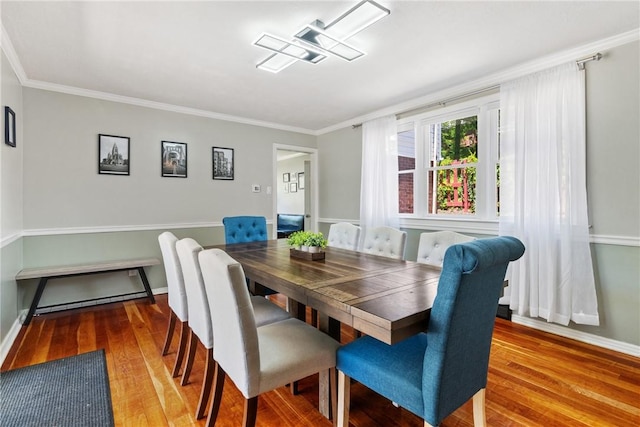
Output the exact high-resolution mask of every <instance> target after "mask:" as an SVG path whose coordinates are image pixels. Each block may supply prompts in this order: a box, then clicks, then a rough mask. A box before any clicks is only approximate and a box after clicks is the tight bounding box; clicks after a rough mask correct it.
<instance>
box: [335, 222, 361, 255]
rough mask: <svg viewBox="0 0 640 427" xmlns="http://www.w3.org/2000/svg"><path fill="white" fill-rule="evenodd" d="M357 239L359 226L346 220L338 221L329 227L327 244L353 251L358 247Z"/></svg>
mask: <svg viewBox="0 0 640 427" xmlns="http://www.w3.org/2000/svg"><path fill="white" fill-rule="evenodd" d="M359 239H360V227H358V226H357V225H353V224H351V223H348V222H338V223H336V224H331V227H329V237H328V238H327V246H332V247H334V248H341V249H349V250H352V251H355V250H357V249H358V241H359Z"/></svg>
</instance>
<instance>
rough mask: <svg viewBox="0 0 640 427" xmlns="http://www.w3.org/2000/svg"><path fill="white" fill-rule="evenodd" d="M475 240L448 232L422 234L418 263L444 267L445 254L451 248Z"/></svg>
mask: <svg viewBox="0 0 640 427" xmlns="http://www.w3.org/2000/svg"><path fill="white" fill-rule="evenodd" d="M473 240H476V238H475V237H472V236H467V235H465V234H460V233H456V232H455V231H448V230H445V231H434V232H430V233H421V234H420V242H419V243H418V256H417V259H416V261H417V262H419V263H422V264H427V265H433V266H435V267H442V263H443V262H444V254H445V252H447V249H449V246H451V245H455V244H457V243H465V242H471V241H473Z"/></svg>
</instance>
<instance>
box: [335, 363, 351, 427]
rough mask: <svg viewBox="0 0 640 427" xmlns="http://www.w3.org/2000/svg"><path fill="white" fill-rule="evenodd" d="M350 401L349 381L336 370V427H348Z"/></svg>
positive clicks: (342, 373)
mask: <svg viewBox="0 0 640 427" xmlns="http://www.w3.org/2000/svg"><path fill="white" fill-rule="evenodd" d="M350 400H351V379H350V378H349V377H348V376H346V375H345V374H344V372H342V371H340V370H338V416H337V422H336V423H335V425H337V427H349V403H350Z"/></svg>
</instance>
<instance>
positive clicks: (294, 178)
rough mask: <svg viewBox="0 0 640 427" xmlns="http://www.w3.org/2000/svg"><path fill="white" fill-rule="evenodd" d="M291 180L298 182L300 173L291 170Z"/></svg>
mask: <svg viewBox="0 0 640 427" xmlns="http://www.w3.org/2000/svg"><path fill="white" fill-rule="evenodd" d="M290 175H291V182H298V174H297V173H295V172H291V174H290Z"/></svg>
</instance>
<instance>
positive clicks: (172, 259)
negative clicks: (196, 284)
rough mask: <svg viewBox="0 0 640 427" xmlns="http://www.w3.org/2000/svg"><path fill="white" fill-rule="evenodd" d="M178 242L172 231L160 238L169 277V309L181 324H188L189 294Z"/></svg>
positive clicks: (163, 259) (163, 260) (165, 268)
mask: <svg viewBox="0 0 640 427" xmlns="http://www.w3.org/2000/svg"><path fill="white" fill-rule="evenodd" d="M177 241H178V238H177V237H176V236H175V235H174V234H173V233H171V232H170V231H165V232H164V233H162V234H160V235H159V236H158V243H159V244H160V251H161V252H162V262H163V264H164V272H165V274H166V275H167V289H168V294H169V297H168V302H169V307H170V308H171V310H172V311H173V312H174V313H175V314H176V316H177V317H178V319H180V321H181V322H186V321H187V320H188V319H189V312H188V309H187V293H186V290H185V287H184V278H183V277H182V267H181V266H180V260H179V259H178V252H176V242H177Z"/></svg>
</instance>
